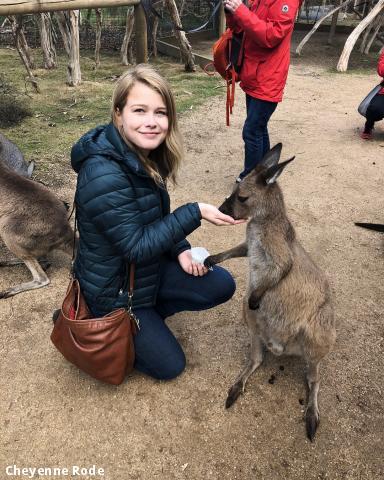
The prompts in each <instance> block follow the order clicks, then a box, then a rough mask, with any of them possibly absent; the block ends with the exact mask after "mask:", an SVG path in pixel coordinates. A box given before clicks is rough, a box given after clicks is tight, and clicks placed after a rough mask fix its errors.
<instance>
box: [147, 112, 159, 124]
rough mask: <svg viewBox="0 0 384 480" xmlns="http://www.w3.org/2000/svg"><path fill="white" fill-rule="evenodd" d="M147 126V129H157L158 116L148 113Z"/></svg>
mask: <svg viewBox="0 0 384 480" xmlns="http://www.w3.org/2000/svg"><path fill="white" fill-rule="evenodd" d="M145 124H146V126H147V127H156V124H157V121H156V115H155V114H154V113H151V112H148V114H147V115H146V117H145Z"/></svg>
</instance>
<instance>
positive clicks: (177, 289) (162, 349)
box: [134, 261, 236, 380]
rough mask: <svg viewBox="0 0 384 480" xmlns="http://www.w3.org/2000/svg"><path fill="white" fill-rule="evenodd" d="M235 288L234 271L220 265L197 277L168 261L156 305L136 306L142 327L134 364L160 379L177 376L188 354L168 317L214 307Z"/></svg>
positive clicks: (230, 295)
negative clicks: (172, 328) (152, 306)
mask: <svg viewBox="0 0 384 480" xmlns="http://www.w3.org/2000/svg"><path fill="white" fill-rule="evenodd" d="M235 288H236V286H235V282H234V280H233V278H232V276H231V274H230V273H229V272H227V271H226V270H225V269H223V268H221V267H217V266H215V267H214V269H213V271H209V272H208V273H207V274H206V275H204V276H203V277H194V276H193V275H189V274H187V273H185V272H184V271H183V270H182V268H181V267H180V265H179V264H178V262H176V261H169V262H166V263H165V264H164V265H163V266H162V273H161V278H160V288H159V292H158V297H157V305H156V307H155V308H139V309H135V314H136V316H137V317H138V319H139V321H140V330H139V332H138V333H137V334H136V336H135V338H134V342H135V365H134V367H135V368H136V369H137V370H139V371H141V372H143V373H146V374H147V375H150V376H151V377H154V378H157V379H161V380H170V379H172V378H175V377H177V376H178V375H179V374H180V373H182V371H183V370H184V368H185V363H186V360H185V355H184V352H183V350H182V348H181V346H180V344H179V343H178V341H177V339H176V338H175V336H174V335H173V333H172V332H171V330H170V329H169V328H168V326H167V325H166V323H165V318H167V317H169V316H171V315H173V314H175V313H177V312H181V311H198V310H205V309H208V308H212V307H214V306H216V305H219V304H220V303H223V302H226V301H227V300H229V299H230V298H231V297H232V295H233V294H234V292H235Z"/></svg>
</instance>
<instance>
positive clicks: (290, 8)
mask: <svg viewBox="0 0 384 480" xmlns="http://www.w3.org/2000/svg"><path fill="white" fill-rule="evenodd" d="M297 7H298V2H297V0H276V1H275V2H274V3H273V4H272V5H271V6H270V8H269V13H268V19H267V20H262V19H260V18H259V17H258V16H257V15H256V14H255V13H253V12H251V11H249V9H248V8H247V7H246V6H245V5H244V4H241V5H240V6H239V7H238V8H237V9H236V10H235V12H234V13H233V16H234V20H235V22H236V25H237V26H238V27H241V28H242V29H243V30H244V32H245V33H246V35H247V37H248V38H249V39H251V40H253V41H254V42H255V43H256V44H257V45H259V46H260V47H264V48H274V47H276V45H278V44H279V43H280V42H281V41H282V40H283V39H284V38H285V37H286V35H287V34H288V33H289V32H290V31H291V30H292V29H293V25H294V22H295V17H296V12H297Z"/></svg>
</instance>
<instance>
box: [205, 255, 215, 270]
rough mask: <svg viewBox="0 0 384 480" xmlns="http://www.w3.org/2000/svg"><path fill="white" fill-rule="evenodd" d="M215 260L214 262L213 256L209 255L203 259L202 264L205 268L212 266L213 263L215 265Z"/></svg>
mask: <svg viewBox="0 0 384 480" xmlns="http://www.w3.org/2000/svg"><path fill="white" fill-rule="evenodd" d="M216 263H217V262H215V256H214V255H210V256H209V257H207V258H206V259H205V260H204V266H205V267H207V268H212V267H213V266H214V265H216Z"/></svg>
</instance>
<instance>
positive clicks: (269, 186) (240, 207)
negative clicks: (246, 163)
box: [219, 143, 295, 220]
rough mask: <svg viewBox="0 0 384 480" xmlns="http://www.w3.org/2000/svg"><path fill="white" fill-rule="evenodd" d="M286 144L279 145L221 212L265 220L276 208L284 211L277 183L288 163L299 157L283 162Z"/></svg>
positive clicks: (253, 171) (238, 189)
mask: <svg viewBox="0 0 384 480" xmlns="http://www.w3.org/2000/svg"><path fill="white" fill-rule="evenodd" d="M281 149H282V144H281V143H278V144H277V145H275V146H274V147H273V148H272V149H271V150H270V151H269V152H267V153H266V154H265V155H264V157H263V160H262V161H261V162H260V163H259V164H258V165H257V166H256V167H255V168H254V170H252V172H250V173H249V174H248V175H247V176H246V177H245V178H244V179H243V181H242V182H241V183H239V184H237V185H236V187H235V189H234V190H233V192H232V194H231V195H230V196H229V197H228V198H227V199H226V200H225V202H224V203H223V204H222V205H221V206H220V207H219V210H220V211H221V212H222V213H225V214H226V215H230V216H231V217H233V218H234V219H236V220H238V219H241V218H249V217H254V218H264V217H266V216H268V215H270V214H272V213H273V212H274V211H275V210H276V208H280V209H281V208H284V207H283V206H282V205H283V204H282V195H281V191H280V188H279V186H278V185H277V183H276V180H277V179H278V177H279V176H280V175H281V173H282V172H283V170H284V168H285V167H286V166H287V165H288V163H290V162H292V160H293V159H294V158H295V157H292V158H290V159H289V160H286V161H285V162H282V163H279V160H280V155H281Z"/></svg>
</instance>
